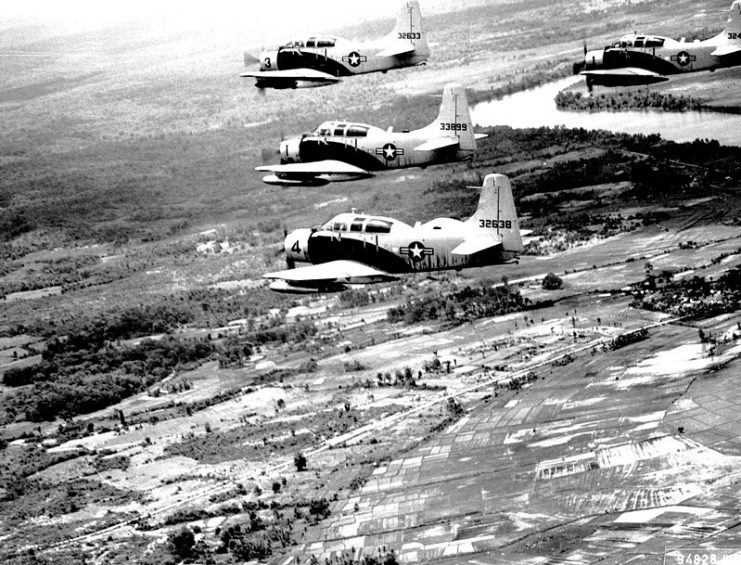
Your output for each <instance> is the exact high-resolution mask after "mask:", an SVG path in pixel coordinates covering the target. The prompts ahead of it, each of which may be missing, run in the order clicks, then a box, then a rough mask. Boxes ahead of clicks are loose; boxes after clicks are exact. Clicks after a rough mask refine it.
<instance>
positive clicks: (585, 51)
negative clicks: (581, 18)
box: [584, 39, 588, 57]
mask: <svg viewBox="0 0 741 565" xmlns="http://www.w3.org/2000/svg"><path fill="white" fill-rule="evenodd" d="M587 51H588V50H587V40H586V39H585V40H584V56H585V57H586V56H587Z"/></svg>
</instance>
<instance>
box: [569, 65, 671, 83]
mask: <svg viewBox="0 0 741 565" xmlns="http://www.w3.org/2000/svg"><path fill="white" fill-rule="evenodd" d="M579 74H581V75H584V76H585V77H588V78H593V79H595V80H596V81H600V80H602V81H610V80H613V81H626V82H632V83H633V82H634V83H636V84H639V83H642V82H644V81H645V82H663V81H665V80H669V79H668V78H667V77H665V76H664V75H662V74H659V73H655V72H653V71H649V70H646V69H642V68H640V67H622V68H619V69H595V70H592V71H582V72H581V73H579Z"/></svg>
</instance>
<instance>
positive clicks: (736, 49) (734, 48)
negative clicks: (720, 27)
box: [711, 45, 741, 57]
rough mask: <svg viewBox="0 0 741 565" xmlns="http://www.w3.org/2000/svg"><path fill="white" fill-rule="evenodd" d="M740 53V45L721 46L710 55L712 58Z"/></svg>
mask: <svg viewBox="0 0 741 565" xmlns="http://www.w3.org/2000/svg"><path fill="white" fill-rule="evenodd" d="M737 53H741V45H721V46H720V47H718V48H717V49H716V50H715V51H713V52H712V53H711V55H713V56H714V57H727V56H728V55H736V54H737Z"/></svg>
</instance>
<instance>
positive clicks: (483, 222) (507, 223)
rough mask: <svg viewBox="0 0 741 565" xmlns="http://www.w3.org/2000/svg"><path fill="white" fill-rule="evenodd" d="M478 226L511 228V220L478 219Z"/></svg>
mask: <svg viewBox="0 0 741 565" xmlns="http://www.w3.org/2000/svg"><path fill="white" fill-rule="evenodd" d="M479 227H480V228H500V229H505V230H509V229H512V220H490V219H480V220H479Z"/></svg>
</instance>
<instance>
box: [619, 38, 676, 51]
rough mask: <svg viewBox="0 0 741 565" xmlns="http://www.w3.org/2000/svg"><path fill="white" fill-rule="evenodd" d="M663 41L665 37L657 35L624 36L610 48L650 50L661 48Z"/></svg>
mask: <svg viewBox="0 0 741 565" xmlns="http://www.w3.org/2000/svg"><path fill="white" fill-rule="evenodd" d="M664 41H666V38H665V37H659V36H657V35H624V36H623V37H621V38H620V39H619V40H618V41H616V42H615V43H614V45H612V47H620V48H626V47H638V48H641V49H644V48H648V49H650V48H652V47H663V46H664Z"/></svg>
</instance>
